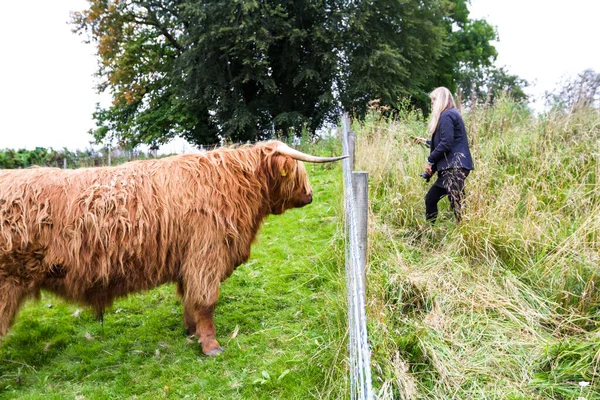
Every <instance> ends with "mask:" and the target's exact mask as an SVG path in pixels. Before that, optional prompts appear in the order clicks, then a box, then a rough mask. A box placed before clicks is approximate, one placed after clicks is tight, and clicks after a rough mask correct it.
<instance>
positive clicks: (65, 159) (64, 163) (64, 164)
mask: <svg viewBox="0 0 600 400" xmlns="http://www.w3.org/2000/svg"><path fill="white" fill-rule="evenodd" d="M63 169H67V157H64V158H63Z"/></svg>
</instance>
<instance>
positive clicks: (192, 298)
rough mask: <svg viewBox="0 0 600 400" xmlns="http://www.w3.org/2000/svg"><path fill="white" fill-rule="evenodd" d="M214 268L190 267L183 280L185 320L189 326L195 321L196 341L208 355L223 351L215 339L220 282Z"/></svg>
mask: <svg viewBox="0 0 600 400" xmlns="http://www.w3.org/2000/svg"><path fill="white" fill-rule="evenodd" d="M204 265H206V264H204ZM209 265H210V264H209ZM212 265H213V266H214V264H212ZM216 270H217V271H218V269H216V268H197V269H196V268H194V269H190V270H188V271H186V273H185V274H184V281H183V290H184V295H183V307H184V310H185V312H184V318H185V321H186V323H188V324H189V327H192V325H193V324H194V323H195V325H196V331H195V334H196V337H197V338H198V343H202V352H203V353H204V354H206V355H209V356H216V355H218V354H220V353H222V352H223V348H222V347H221V346H220V345H219V342H217V339H216V328H215V321H214V319H213V318H214V312H215V306H216V304H217V299H218V298H219V285H220V283H221V281H220V279H219V278H220V276H219V274H218V273H217V271H216Z"/></svg>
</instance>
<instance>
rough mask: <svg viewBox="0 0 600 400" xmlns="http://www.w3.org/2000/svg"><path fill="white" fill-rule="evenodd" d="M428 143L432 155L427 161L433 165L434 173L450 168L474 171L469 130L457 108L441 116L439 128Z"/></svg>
mask: <svg viewBox="0 0 600 400" xmlns="http://www.w3.org/2000/svg"><path fill="white" fill-rule="evenodd" d="M428 142H429V146H430V149H431V153H430V154H429V157H428V158H427V161H429V162H430V163H431V164H433V170H434V171H444V170H446V169H450V168H466V169H468V170H472V169H473V159H472V158H471V152H470V151H469V142H468V140H467V130H466V129H465V123H464V122H463V119H462V117H461V116H460V113H459V112H458V110H457V109H456V108H451V109H449V110H446V111H444V112H443V113H442V115H440V120H439V122H438V126H437V128H436V130H435V132H434V133H433V136H432V137H431V140H430V141H428Z"/></svg>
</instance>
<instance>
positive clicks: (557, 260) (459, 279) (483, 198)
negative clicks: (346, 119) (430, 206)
mask: <svg viewBox="0 0 600 400" xmlns="http://www.w3.org/2000/svg"><path fill="white" fill-rule="evenodd" d="M464 116H465V120H466V124H467V129H468V132H469V137H470V141H471V144H472V146H471V149H472V153H473V156H474V160H475V163H476V165H475V168H476V170H475V171H473V173H472V174H471V175H470V176H469V178H468V180H467V200H466V204H467V206H466V213H465V216H464V220H463V221H462V223H461V224H460V225H458V226H457V225H456V224H455V222H454V221H453V216H452V213H451V211H450V208H449V204H448V201H447V200H443V201H442V202H441V206H442V208H441V213H440V218H439V221H438V222H439V223H438V224H436V225H435V226H430V225H429V224H426V223H425V221H424V208H425V206H424V200H423V199H424V196H425V193H426V191H427V190H428V188H429V184H426V183H425V182H424V180H423V179H422V178H420V177H419V174H420V173H421V172H422V169H423V168H424V160H425V158H426V155H427V154H428V149H426V148H422V147H419V146H417V145H414V144H413V143H412V140H411V138H412V137H414V136H425V135H424V132H425V131H426V130H425V122H424V121H423V120H422V118H421V117H420V116H419V115H418V114H417V113H413V112H405V113H404V114H403V115H400V116H399V117H398V118H395V119H393V120H389V119H385V118H382V117H381V115H380V114H379V113H377V112H373V113H372V114H371V115H370V116H369V118H368V119H367V120H366V121H365V122H364V123H362V124H355V126H354V129H355V131H357V132H358V139H357V149H358V151H359V154H357V169H363V170H367V171H369V173H370V190H371V207H372V210H371V211H372V212H371V223H370V232H371V237H370V261H369V264H370V271H369V274H368V280H369V282H368V291H369V295H368V297H369V302H368V303H369V304H368V314H369V315H368V316H369V330H370V331H369V335H370V340H371V342H372V348H373V367H374V375H375V383H374V384H375V386H376V388H377V391H378V397H379V398H381V399H398V398H405V399H573V400H577V399H587V400H590V399H598V398H600V329H599V328H600V292H599V291H598V286H600V267H599V262H600V240H599V238H600V237H599V234H600V187H599V185H598V183H599V182H600V114H599V113H598V111H597V110H583V111H579V112H577V113H572V114H567V113H559V112H553V113H549V114H547V115H542V116H540V117H539V118H536V117H534V116H533V115H531V113H530V112H529V111H528V110H527V109H526V108H524V107H522V106H520V105H518V104H514V103H512V102H510V101H500V102H499V103H498V104H496V106H495V107H493V108H488V109H475V110H471V111H470V112H465V113H464Z"/></svg>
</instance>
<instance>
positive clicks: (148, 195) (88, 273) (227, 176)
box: [0, 141, 344, 355]
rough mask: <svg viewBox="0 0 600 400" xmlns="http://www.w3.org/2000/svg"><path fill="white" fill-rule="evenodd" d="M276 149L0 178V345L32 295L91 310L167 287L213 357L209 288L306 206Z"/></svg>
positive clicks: (296, 166)
mask: <svg viewBox="0 0 600 400" xmlns="http://www.w3.org/2000/svg"><path fill="white" fill-rule="evenodd" d="M342 158H344V156H342V157H329V158H323V157H314V156H310V155H307V154H304V153H301V152H299V151H296V150H294V149H291V148H290V147H288V146H286V145H285V144H283V143H281V142H277V141H271V142H266V143H261V144H257V145H254V146H246V147H240V148H236V149H232V148H225V149H218V150H214V151H210V152H207V153H203V154H187V155H180V156H174V157H168V158H164V159H159V160H149V161H135V162H130V163H127V164H124V165H122V166H117V167H102V168H84V169H78V170H61V169H55V168H30V169H26V170H1V171H0V337H2V336H4V335H5V334H6V332H7V331H8V329H9V327H10V325H11V323H12V321H13V320H14V317H15V314H16V313H17V311H18V309H19V307H20V305H21V304H22V303H23V301H24V300H25V299H26V298H28V297H39V293H40V290H41V289H45V290H49V291H51V292H54V293H56V294H58V295H60V296H62V297H64V298H66V299H68V300H71V301H75V302H78V303H80V304H83V305H86V306H91V307H92V308H93V309H94V310H95V312H96V313H97V314H98V315H101V314H102V312H103V311H104V309H105V308H106V307H109V306H110V305H111V304H112V302H113V301H114V299H115V298H118V297H120V296H125V295H127V294H128V293H132V292H138V291H143V290H148V289H150V288H153V287H156V286H159V285H161V284H164V283H167V282H175V283H176V285H177V292H178V293H179V295H180V296H181V300H182V303H183V310H184V311H183V321H184V325H185V327H186V329H187V330H188V332H189V333H190V334H193V335H196V336H197V338H198V341H199V342H200V343H201V344H202V352H203V353H204V354H207V355H216V354H219V353H221V352H222V351H223V349H222V348H221V347H220V346H219V343H218V342H217V340H216V337H215V325H214V321H213V314H214V309H215V304H216V302H217V298H218V296H219V285H220V283H221V282H222V281H223V280H224V279H226V278H227V277H229V276H230V275H231V273H232V272H233V271H234V270H235V269H236V267H238V266H239V265H240V264H242V263H244V262H245V261H246V260H248V257H249V256H250V246H251V244H252V242H253V241H254V239H255V237H256V235H257V232H258V230H259V227H260V225H261V223H262V221H263V220H264V218H265V217H266V216H268V215H269V214H281V213H283V212H284V211H285V210H287V209H290V208H294V207H303V206H305V205H307V204H309V203H310V202H311V201H312V190H311V187H310V184H309V182H308V179H307V176H306V170H305V169H304V166H303V164H302V161H307V162H330V161H336V160H339V159H342Z"/></svg>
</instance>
